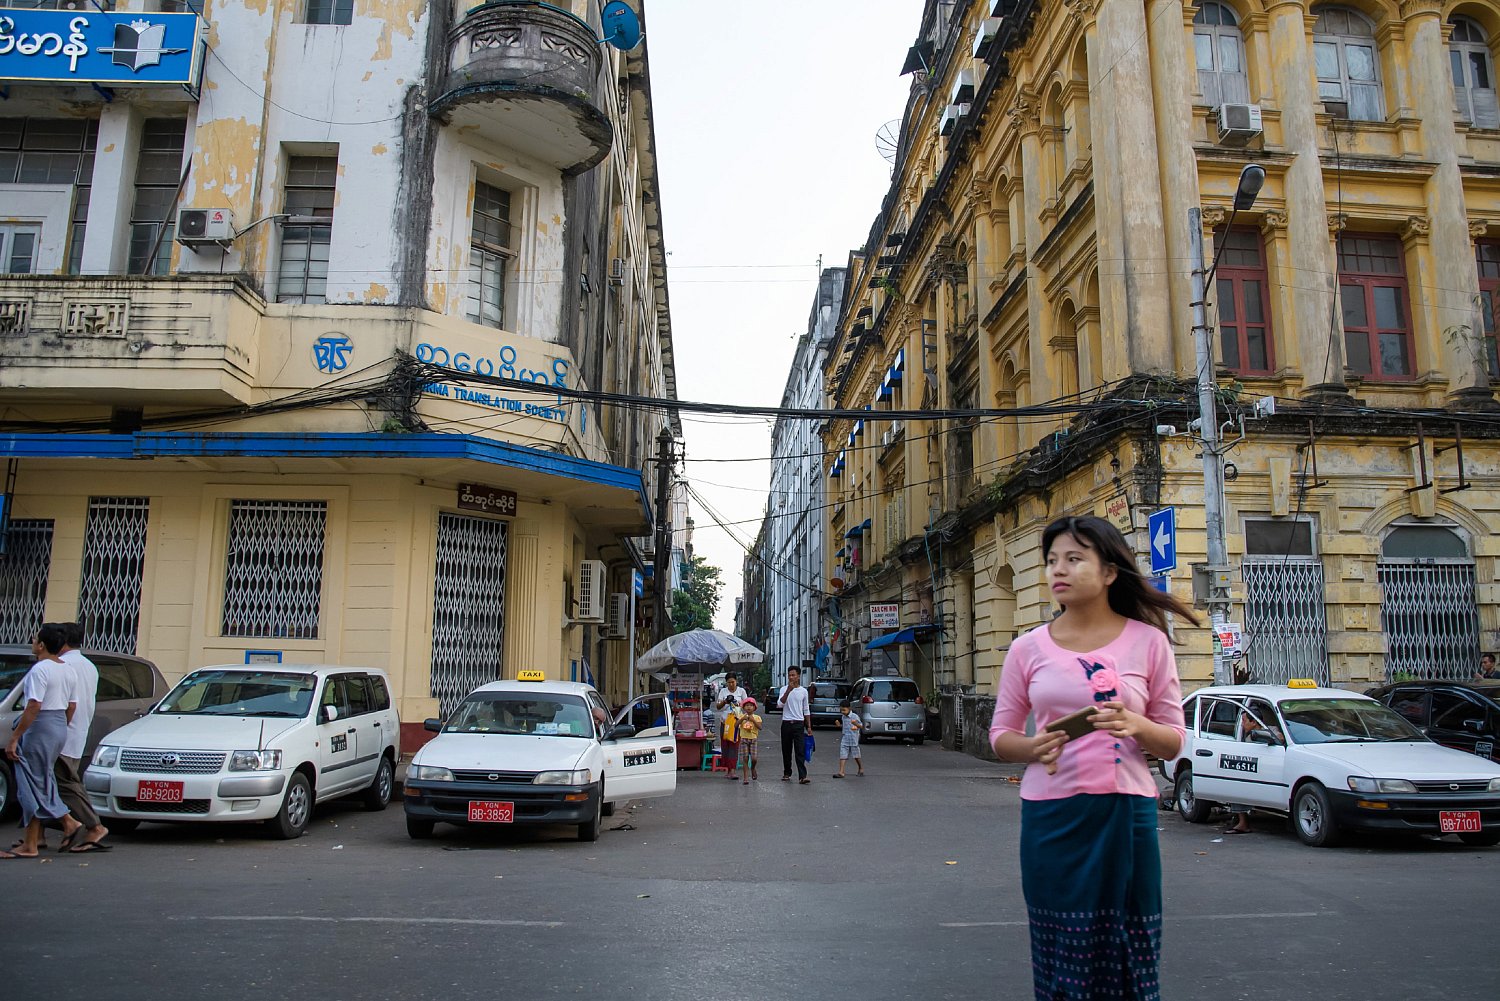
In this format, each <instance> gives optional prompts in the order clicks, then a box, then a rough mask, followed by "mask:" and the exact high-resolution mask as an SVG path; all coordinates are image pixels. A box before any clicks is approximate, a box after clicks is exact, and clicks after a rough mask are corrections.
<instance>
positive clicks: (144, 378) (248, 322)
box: [0, 275, 264, 406]
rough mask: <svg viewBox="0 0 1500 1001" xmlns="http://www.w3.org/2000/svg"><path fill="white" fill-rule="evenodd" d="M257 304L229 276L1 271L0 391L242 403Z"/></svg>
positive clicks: (250, 376) (120, 401)
mask: <svg viewBox="0 0 1500 1001" xmlns="http://www.w3.org/2000/svg"><path fill="white" fill-rule="evenodd" d="M263 311H264V303H263V302H262V301H261V300H260V298H259V297H258V296H257V295H256V294H255V293H254V292H253V291H251V290H250V289H248V288H247V287H245V286H244V285H242V284H240V283H239V282H237V281H236V280H235V279H234V278H233V277H230V276H220V275H201V276H200V275H174V276H171V277H161V278H156V277H129V278H126V277H118V276H111V277H77V276H69V275H58V276H51V275H0V398H3V397H4V396H8V395H10V394H11V393H13V392H14V391H15V390H18V389H19V390H22V391H24V392H26V393H27V394H29V395H32V396H45V397H51V398H54V399H57V400H59V401H81V400H93V401H96V402H111V403H114V404H116V405H141V404H153V403H161V402H164V401H168V400H170V402H171V403H173V404H188V405H205V406H222V405H226V404H236V403H239V404H243V403H250V402H252V383H253V381H254V373H255V370H256V367H257V362H258V359H257V358H256V352H257V331H258V330H259V323H258V320H259V318H260V316H261V314H262V312H263Z"/></svg>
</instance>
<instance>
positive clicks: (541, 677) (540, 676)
mask: <svg viewBox="0 0 1500 1001" xmlns="http://www.w3.org/2000/svg"><path fill="white" fill-rule="evenodd" d="M516 680H517V681H546V680H547V672H546V671H538V670H537V669H535V668H531V669H529V670H526V671H522V672H520V673H519V674H517V675H516Z"/></svg>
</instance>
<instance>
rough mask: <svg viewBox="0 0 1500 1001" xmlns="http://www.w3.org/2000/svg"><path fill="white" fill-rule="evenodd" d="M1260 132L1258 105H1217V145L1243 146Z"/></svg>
mask: <svg viewBox="0 0 1500 1001" xmlns="http://www.w3.org/2000/svg"><path fill="white" fill-rule="evenodd" d="M1260 133H1261V127H1260V105H1258V104H1221V105H1219V145H1221V146H1244V145H1246V144H1247V143H1249V142H1250V140H1251V139H1254V138H1255V137H1256V136H1258V135H1260Z"/></svg>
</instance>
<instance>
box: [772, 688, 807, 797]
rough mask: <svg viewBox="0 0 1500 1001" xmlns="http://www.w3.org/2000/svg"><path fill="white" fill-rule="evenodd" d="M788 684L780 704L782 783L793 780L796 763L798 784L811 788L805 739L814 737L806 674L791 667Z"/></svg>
mask: <svg viewBox="0 0 1500 1001" xmlns="http://www.w3.org/2000/svg"><path fill="white" fill-rule="evenodd" d="M786 678H787V684H786V687H785V688H783V689H782V690H781V697H780V698H778V699H777V700H776V704H777V705H778V706H780V707H781V781H783V782H790V781H791V780H792V761H793V759H795V760H796V762H797V781H798V782H799V783H801V784H802V785H807V784H808V783H809V782H811V781H812V779H810V778H808V777H807V762H805V761H803V760H802V739H803V736H804V735H809V736H810V735H811V734H812V714H811V712H809V707H808V702H807V689H805V688H803V687H802V672H801V670H799V669H798V668H795V667H789V668H787V672H786Z"/></svg>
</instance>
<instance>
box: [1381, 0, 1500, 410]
mask: <svg viewBox="0 0 1500 1001" xmlns="http://www.w3.org/2000/svg"><path fill="white" fill-rule="evenodd" d="M1401 16H1402V18H1404V19H1405V21H1406V39H1407V50H1408V55H1409V58H1408V60H1407V76H1408V78H1409V80H1410V93H1411V102H1412V104H1413V106H1414V110H1415V111H1416V113H1417V117H1418V118H1419V119H1420V121H1421V123H1422V126H1421V129H1422V132H1421V134H1422V155H1423V157H1424V158H1425V159H1428V160H1431V161H1432V162H1434V163H1436V164H1437V169H1436V170H1434V171H1433V173H1432V177H1431V179H1430V180H1428V182H1427V190H1426V194H1427V220H1428V221H1429V227H1428V231H1427V232H1426V233H1425V234H1422V235H1424V236H1425V238H1426V240H1427V243H1428V253H1429V254H1430V255H1431V280H1430V281H1424V282H1423V283H1422V284H1423V285H1424V286H1426V287H1424V288H1422V289H1420V293H1421V298H1420V306H1419V300H1418V299H1417V297H1416V296H1415V295H1414V296H1413V303H1412V312H1413V314H1414V316H1413V320H1414V323H1413V326H1414V328H1415V329H1416V330H1417V331H1419V332H1421V331H1428V332H1430V334H1429V335H1428V337H1427V338H1426V340H1427V343H1428V344H1429V345H1431V347H1432V355H1433V358H1434V360H1435V361H1437V362H1438V363H1439V364H1440V365H1441V366H1442V370H1443V374H1444V375H1446V376H1447V377H1448V398H1449V400H1450V403H1451V405H1452V406H1454V407H1457V408H1460V409H1471V408H1473V407H1475V406H1494V405H1495V398H1494V394H1493V393H1492V392H1491V391H1490V377H1489V370H1488V365H1487V362H1486V359H1485V352H1484V330H1483V326H1482V324H1481V322H1480V317H1479V311H1478V308H1477V303H1478V301H1479V274H1478V271H1477V270H1476V269H1475V265H1474V245H1473V241H1472V240H1471V239H1470V237H1469V222H1468V215H1467V212H1466V210H1465V208H1464V188H1463V178H1462V176H1461V175H1460V173H1459V167H1458V154H1459V144H1458V135H1457V133H1456V132H1455V131H1454V128H1453V78H1452V75H1451V72H1452V71H1451V70H1450V68H1449V63H1448V44H1447V42H1445V41H1444V40H1443V5H1442V3H1440V2H1439V0H1402V3H1401ZM1412 287H1413V289H1414V291H1415V290H1416V288H1417V283H1415V282H1413V283H1412ZM1419 309H1420V312H1419ZM1417 315H1420V316H1421V317H1422V322H1420V323H1418V322H1415V318H1416V316H1417ZM1434 342H1435V343H1434Z"/></svg>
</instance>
